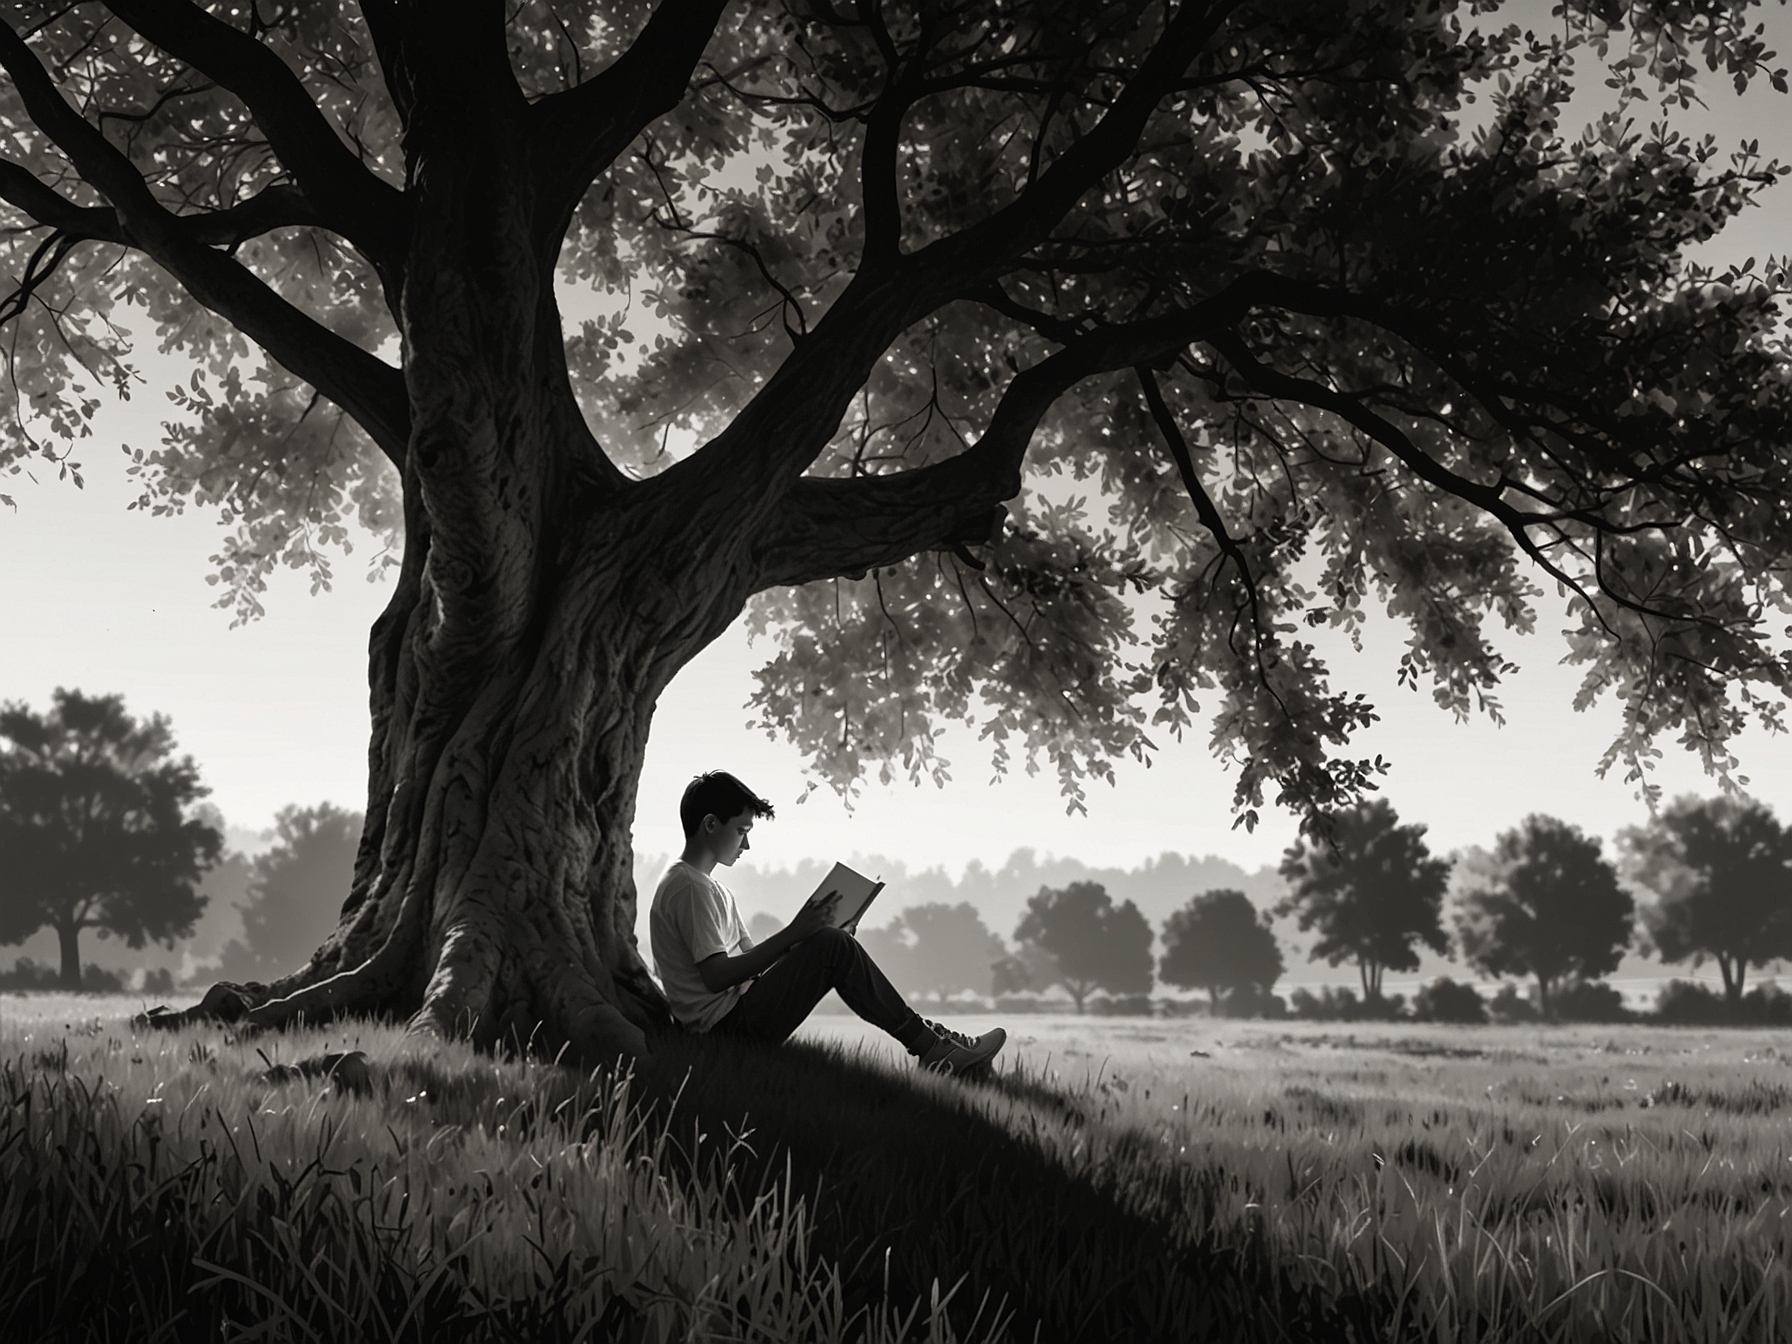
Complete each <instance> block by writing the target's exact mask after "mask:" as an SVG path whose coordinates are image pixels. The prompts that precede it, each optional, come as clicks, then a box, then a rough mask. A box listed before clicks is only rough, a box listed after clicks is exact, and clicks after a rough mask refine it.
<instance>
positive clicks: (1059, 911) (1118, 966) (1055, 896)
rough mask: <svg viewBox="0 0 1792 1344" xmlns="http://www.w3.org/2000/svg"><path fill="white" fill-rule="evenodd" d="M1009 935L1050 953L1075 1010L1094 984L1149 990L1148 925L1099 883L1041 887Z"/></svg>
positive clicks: (1126, 990)
mask: <svg viewBox="0 0 1792 1344" xmlns="http://www.w3.org/2000/svg"><path fill="white" fill-rule="evenodd" d="M1014 940H1015V941H1016V942H1017V943H1021V944H1022V945H1023V946H1030V947H1034V948H1037V949H1039V950H1040V951H1042V952H1044V953H1045V954H1046V955H1047V956H1049V957H1050V958H1051V967H1052V969H1051V975H1052V978H1053V981H1054V982H1055V983H1057V984H1060V985H1063V986H1064V988H1065V989H1067V990H1069V991H1070V997H1071V998H1072V999H1074V1000H1076V1010H1077V1012H1079V1013H1080V1012H1082V1011H1083V1004H1084V1002H1085V1001H1086V1000H1087V999H1088V997H1089V995H1090V994H1092V993H1094V992H1095V991H1096V990H1098V989H1100V990H1105V991H1107V992H1108V993H1109V994H1148V993H1150V992H1151V925H1150V923H1149V922H1148V921H1147V920H1146V919H1145V916H1144V915H1142V914H1140V913H1139V907H1138V906H1136V905H1134V904H1133V903H1132V902H1131V901H1122V902H1120V904H1118V905H1115V904H1114V898H1113V897H1112V896H1109V895H1108V892H1107V888H1106V887H1104V886H1102V885H1101V884H1100V883H1099V882H1072V883H1071V884H1070V885H1069V886H1067V887H1059V888H1052V887H1041V888H1040V889H1039V893H1038V894H1037V895H1035V896H1031V897H1029V898H1028V899H1027V913H1026V914H1025V915H1023V916H1021V921H1020V923H1019V924H1018V925H1017V926H1015V930H1014ZM1022 960H1023V961H1024V958H1022Z"/></svg>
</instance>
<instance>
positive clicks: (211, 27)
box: [107, 0, 410, 278]
mask: <svg viewBox="0 0 1792 1344" xmlns="http://www.w3.org/2000/svg"><path fill="white" fill-rule="evenodd" d="M107 7H108V8H109V9H110V10H111V11H112V12H113V13H114V14H116V15H118V17H119V18H121V19H123V20H124V21H125V22H126V23H127V24H129V25H130V26H131V27H132V28H133V29H135V30H136V31H137V32H138V33H139V34H141V35H142V36H143V37H144V38H146V39H147V40H149V41H151V42H153V43H155V44H156V46H158V47H160V48H161V49H162V50H163V51H165V52H167V53H168V54H169V55H170V56H173V57H174V58H175V59H177V60H181V61H185V62H186V63H187V64H188V65H190V66H192V67H193V68H194V69H195V70H197V71H199V72H200V73H201V74H202V75H204V76H205V77H206V78H207V79H210V80H212V81H214V82H215V83H217V84H218V85H219V86H220V87H221V88H224V89H228V90H229V91H230V92H231V93H233V94H235V95H236V97H237V98H238V99H240V100H241V101H242V103H243V105H244V106H245V107H247V108H248V109H249V114H250V115H251V116H252V117H254V119H255V124H256V125H257V126H258V127H259V128H260V129H261V133H262V134H263V135H265V136H266V137H267V140H268V145H269V147H270V148H272V149H273V151H274V153H275V155H277V156H278V157H279V160H280V162H281V163H282V164H284V165H285V167H286V170H287V171H288V172H289V173H291V174H292V176H293V180H294V181H295V182H296V183H297V184H298V187H299V190H301V191H302V192H304V193H305V196H306V198H307V199H308V200H310V201H311V203H312V205H313V206H314V208H315V209H316V210H317V212H318V214H319V215H320V216H321V217H322V218H323V220H324V221H325V222H326V225H327V227H329V228H330V229H331V230H333V231H334V232H336V233H340V234H341V235H342V236H343V237H344V238H346V239H348V241H349V242H350V243H351V244H353V245H354V247H355V248H356V249H357V250H358V251H360V252H361V254H362V255H363V256H365V257H366V258H367V259H368V260H369V261H370V262H372V263H373V265H374V268H375V269H376V270H378V271H379V272H380V273H381V276H382V277H383V278H385V277H389V276H394V275H396V273H397V270H398V268H399V267H400V266H401V264H402V261H403V258H404V253H405V248H406V246H407V243H408V240H409V234H410V227H409V213H410V210H409V206H408V204H407V203H406V201H405V198H404V193H402V192H401V191H399V190H398V189H397V188H395V187H392V186H390V185H388V184H387V183H386V182H384V181H382V180H381V179H380V178H379V176H378V175H377V174H375V173H374V172H373V171H372V170H371V169H370V168H368V167H367V165H366V164H364V163H362V162H361V160H360V159H359V158H358V157H357V156H356V155H355V154H354V152H353V151H352V150H350V148H349V147H348V145H347V144H345V143H344V142H343V139H342V137H341V136H340V135H338V134H337V132H336V128H335V127H334V126H332V125H331V124H330V122H329V119H328V118H327V117H325V116H324V114H323V113H322V112H321V111H320V110H319V109H318V106H317V104H316V103H315V102H313V101H312V99H311V95H310V94H308V93H307V92H306V91H305V86H304V85H303V84H301V83H300V82H299V79H298V76H296V75H295V74H294V73H293V72H292V69H291V68H290V67H289V66H288V65H287V64H286V62H285V61H283V60H281V59H280V57H279V56H278V55H277V54H276V53H275V52H273V51H272V50H270V49H269V48H268V47H267V46H266V45H264V44H263V43H261V42H260V41H258V40H256V39H255V38H254V37H251V36H250V35H249V34H248V33H245V32H243V31H241V30H240V29H237V28H233V27H231V26H230V25H229V24H228V23H225V22H224V21H223V20H222V19H218V18H214V17H213V16H212V15H211V14H208V13H207V12H206V11H205V10H203V9H201V8H200V7H199V6H198V5H196V4H193V3H191V2H190V0H107Z"/></svg>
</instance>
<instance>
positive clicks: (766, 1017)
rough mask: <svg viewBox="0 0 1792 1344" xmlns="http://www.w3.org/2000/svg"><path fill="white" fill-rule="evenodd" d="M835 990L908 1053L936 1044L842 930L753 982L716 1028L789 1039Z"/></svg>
mask: <svg viewBox="0 0 1792 1344" xmlns="http://www.w3.org/2000/svg"><path fill="white" fill-rule="evenodd" d="M830 989H831V990H835V991H837V992H838V993H839V995H840V997H841V999H842V1000H844V1001H845V1003H846V1006H847V1007H848V1008H850V1009H852V1010H853V1012H855V1013H857V1014H858V1015H859V1016H860V1017H862V1018H864V1019H865V1021H867V1022H869V1023H871V1025H872V1026H874V1027H881V1028H882V1029H883V1030H884V1031H887V1032H889V1033H890V1035H892V1036H894V1037H895V1038H896V1039H897V1040H898V1041H899V1042H901V1044H902V1047H903V1048H904V1049H905V1050H908V1051H910V1052H913V1051H915V1050H916V1048H917V1047H919V1046H921V1045H924V1044H926V1043H928V1042H930V1041H931V1040H932V1039H933V1033H932V1032H931V1031H930V1030H929V1029H928V1027H927V1026H926V1024H925V1023H923V1022H922V1020H921V1015H920V1014H919V1013H917V1012H916V1011H915V1010H914V1009H913V1008H910V1007H909V1006H908V1001H907V1000H906V999H904V998H903V997H902V992H901V991H900V990H898V989H897V988H896V986H894V985H892V984H891V983H890V980H889V977H888V976H886V975H885V974H884V973H883V972H882V971H881V970H879V969H878V966H877V963H876V962H875V961H873V960H872V959H871V954H870V953H868V952H866V951H865V949H864V948H863V947H861V946H860V945H859V940H858V939H857V938H854V937H853V936H852V935H851V934H850V933H847V932H845V931H843V930H841V929H822V930H821V931H820V932H819V933H815V934H812V935H811V936H809V937H807V938H805V939H803V941H802V942H800V943H798V944H797V945H796V946H795V947H793V948H791V949H790V951H788V952H786V953H785V954H784V955H783V956H782V957H780V958H779V959H778V961H777V962H776V963H775V964H774V965H773V966H772V968H771V969H770V970H769V971H767V972H766V973H765V974H764V975H762V976H760V977H759V978H758V979H757V980H755V981H754V982H753V983H752V985H751V986H750V987H749V988H748V990H747V992H746V993H745V994H743V995H741V997H740V1002H738V1003H736V1004H735V1005H734V1007H732V1008H730V1009H729V1010H728V1013H727V1016H725V1017H723V1018H722V1020H721V1021H720V1022H717V1023H716V1025H715V1027H714V1028H713V1029H714V1030H715V1031H718V1032H723V1033H725V1034H727V1035H730V1036H740V1037H744V1038H746V1039H748V1040H755V1041H769V1042H773V1043H775V1042H778V1041H782V1040H786V1039H788V1038H789V1036H790V1034H791V1032H793V1031H795V1030H796V1029H797V1028H798V1027H799V1026H801V1025H802V1024H803V1020H804V1019H805V1018H807V1017H808V1016H809V1014H810V1013H811V1012H813V1011H814V1010H815V1005H816V1004H818V1003H820V1002H821V1001H822V999H823V997H825V996H826V994H827V992H828V991H829V990H830Z"/></svg>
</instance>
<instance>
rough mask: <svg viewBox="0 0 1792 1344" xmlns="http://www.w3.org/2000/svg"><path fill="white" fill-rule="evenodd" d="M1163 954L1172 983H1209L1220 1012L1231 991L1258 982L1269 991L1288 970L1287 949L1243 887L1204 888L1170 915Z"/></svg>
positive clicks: (1163, 969)
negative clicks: (1284, 961)
mask: <svg viewBox="0 0 1792 1344" xmlns="http://www.w3.org/2000/svg"><path fill="white" fill-rule="evenodd" d="M1163 944H1164V953H1163V956H1161V957H1160V958H1158V963H1157V975H1158V979H1160V980H1162V981H1163V982H1164V983H1165V984H1167V985H1180V986H1182V987H1183V988H1184V989H1204V990H1206V991H1207V995H1208V998H1209V999H1210V1000H1211V1003H1212V1007H1213V1012H1214V1015H1215V1016H1218V1015H1219V1011H1220V1000H1221V998H1222V997H1223V996H1224V995H1225V994H1227V993H1228V992H1230V991H1233V990H1238V989H1242V988H1245V987H1247V986H1256V987H1258V988H1261V989H1263V990H1265V991H1267V990H1269V989H1270V988H1272V987H1273V986H1274V985H1275V982H1276V981H1277V980H1279V979H1280V978H1281V975H1282V950H1281V948H1280V947H1278V946H1277V945H1276V936H1275V934H1274V933H1273V932H1271V930H1270V927H1269V916H1268V915H1267V914H1266V913H1262V914H1260V913H1259V912H1258V910H1257V907H1256V906H1254V905H1252V904H1251V899H1250V897H1248V896H1246V895H1245V894H1244V893H1243V892H1242V891H1231V890H1225V889H1221V890H1216V891H1204V892H1201V893H1199V894H1197V895H1194V896H1191V897H1189V899H1188V904H1186V905H1184V906H1183V907H1182V908H1181V909H1180V910H1174V911H1172V912H1171V913H1170V917H1169V918H1168V919H1167V920H1165V921H1164V931H1163Z"/></svg>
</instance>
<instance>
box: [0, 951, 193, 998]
mask: <svg viewBox="0 0 1792 1344" xmlns="http://www.w3.org/2000/svg"><path fill="white" fill-rule="evenodd" d="M124 987H125V984H124V977H123V976H122V975H120V974H119V973H118V972H117V971H108V970H103V969H102V968H100V967H98V966H95V965H93V964H92V963H89V964H88V965H86V966H83V967H82V968H81V992H82V993H83V994H120V993H123V992H124ZM171 987H172V986H171ZM61 988H62V977H61V975H59V974H58V973H57V970H56V968H55V967H54V966H45V965H44V964H43V963H42V962H37V961H33V960H32V959H31V958H30V957H20V958H19V959H18V960H17V961H15V962H14V963H13V964H12V969H11V970H10V971H0V990H11V991H30V990H59V989H61Z"/></svg>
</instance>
